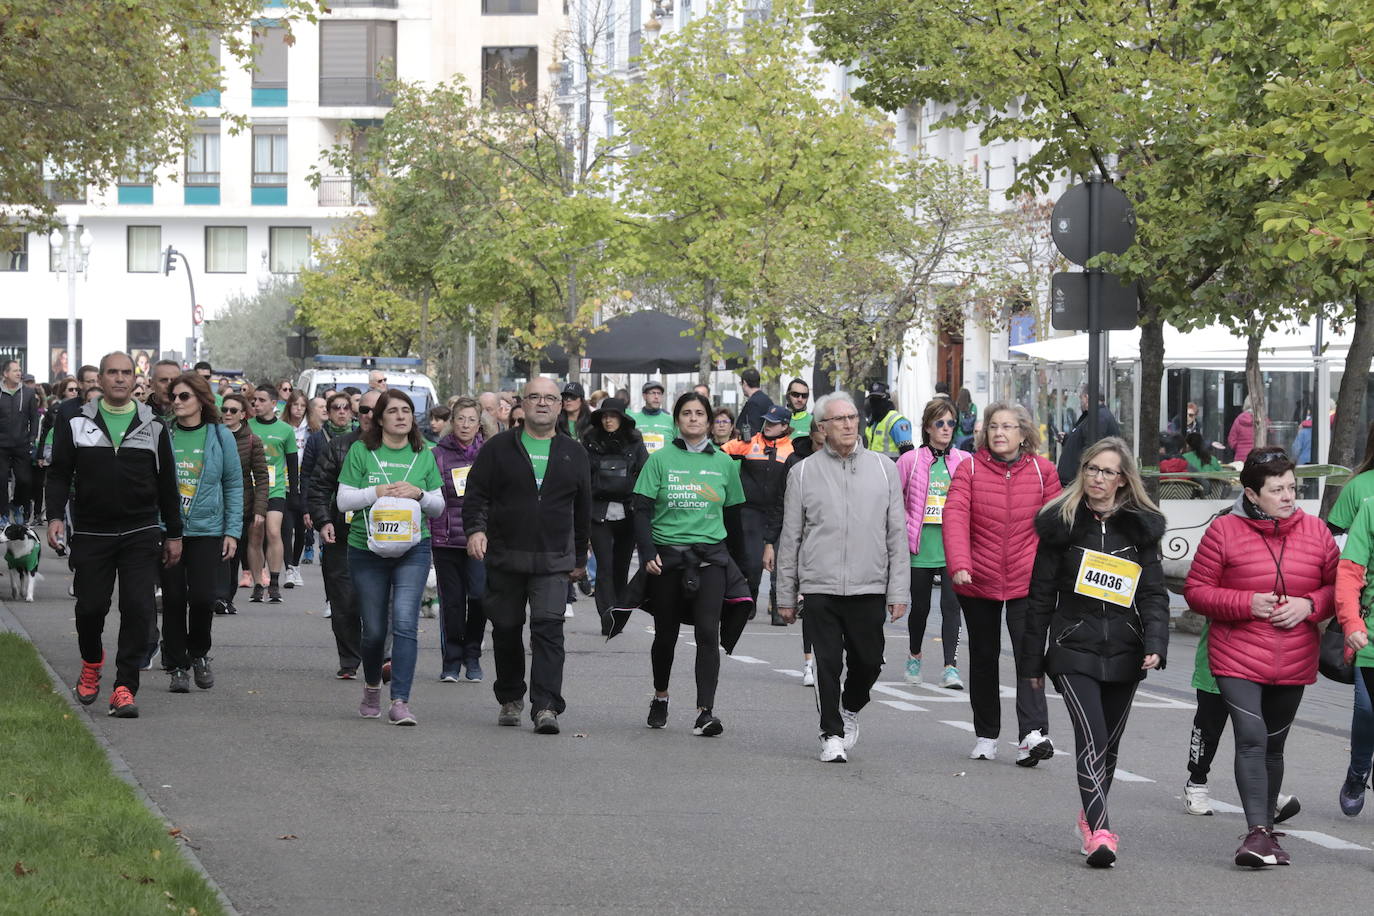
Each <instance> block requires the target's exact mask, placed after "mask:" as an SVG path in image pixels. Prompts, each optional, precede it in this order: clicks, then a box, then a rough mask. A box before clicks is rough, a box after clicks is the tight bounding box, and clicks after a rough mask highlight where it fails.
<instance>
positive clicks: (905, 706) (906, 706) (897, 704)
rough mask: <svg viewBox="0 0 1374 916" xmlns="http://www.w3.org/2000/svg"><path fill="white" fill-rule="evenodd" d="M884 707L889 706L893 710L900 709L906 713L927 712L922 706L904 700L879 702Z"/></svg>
mask: <svg viewBox="0 0 1374 916" xmlns="http://www.w3.org/2000/svg"><path fill="white" fill-rule="evenodd" d="M878 702H879V703H882V704H883V705H884V706H891V707H892V708H893V709H902V710H905V711H906V712H929V711H930V710H928V709H926V708H925V707H924V706H917V705H916V704H915V703H908V702H906V701H905V700H879V701H878Z"/></svg>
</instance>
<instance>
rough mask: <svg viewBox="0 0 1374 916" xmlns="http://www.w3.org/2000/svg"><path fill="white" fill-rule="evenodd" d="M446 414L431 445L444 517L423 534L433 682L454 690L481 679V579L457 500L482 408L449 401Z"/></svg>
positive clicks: (477, 444) (482, 439) (478, 440)
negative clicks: (433, 631)
mask: <svg viewBox="0 0 1374 916" xmlns="http://www.w3.org/2000/svg"><path fill="white" fill-rule="evenodd" d="M448 409H449V411H450V413H449V422H448V428H447V429H446V430H445V433H444V436H443V437H442V438H440V439H439V441H438V442H437V443H435V445H434V461H435V463H436V464H438V466H439V479H440V480H441V481H442V482H443V489H444V511H443V513H442V514H440V515H439V516H438V517H436V518H435V519H434V521H432V522H430V526H429V530H430V537H431V539H432V543H433V549H434V575H435V580H436V581H437V583H438V585H439V652H440V655H441V656H442V665H441V667H440V669H439V680H440V681H443V682H444V683H449V684H456V683H458V681H459V679H460V678H464V677H465V678H466V679H467V680H469V681H480V680H481V679H482V636H483V633H484V632H485V630H486V627H487V617H486V614H484V613H483V612H482V596H483V594H484V593H485V592H486V584H487V573H486V567H485V566H483V565H482V561H481V560H478V559H477V558H475V557H470V556H468V552H467V551H468V538H467V533H466V532H465V531H464V529H463V497H464V496H466V495H467V491H468V475H469V474H470V473H471V472H472V463H473V462H474V461H476V460H477V453H478V452H479V451H481V449H482V446H483V445H484V444H486V441H487V437H486V436H485V435H483V430H482V419H481V417H482V408H481V406H480V405H479V404H478V403H477V402H476V401H474V400H473V399H472V398H454V399H453V400H451V401H449V407H448ZM431 413H432V412H431ZM464 669H466V671H464Z"/></svg>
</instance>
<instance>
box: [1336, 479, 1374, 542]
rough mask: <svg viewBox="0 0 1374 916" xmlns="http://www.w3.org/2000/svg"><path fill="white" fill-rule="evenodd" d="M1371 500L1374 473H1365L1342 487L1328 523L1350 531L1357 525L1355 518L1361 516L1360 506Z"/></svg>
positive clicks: (1373, 489) (1373, 491) (1373, 488)
mask: <svg viewBox="0 0 1374 916" xmlns="http://www.w3.org/2000/svg"><path fill="white" fill-rule="evenodd" d="M1370 498H1374V471H1365V472H1364V473H1363V474H1357V475H1356V476H1355V479H1354V480H1352V481H1350V482H1349V483H1347V484H1346V485H1345V486H1343V487H1341V495H1340V496H1337V497H1336V504H1335V505H1334V506H1332V507H1331V514H1330V515H1328V516H1327V517H1326V520H1327V522H1329V523H1330V524H1332V525H1335V526H1336V527H1337V528H1339V529H1341V530H1342V531H1348V530H1349V529H1350V526H1351V525H1353V524H1355V517H1356V516H1357V515H1359V514H1360V506H1362V505H1364V503H1365V501H1366V500H1368V499H1370Z"/></svg>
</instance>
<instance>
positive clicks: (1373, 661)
mask: <svg viewBox="0 0 1374 916" xmlns="http://www.w3.org/2000/svg"><path fill="white" fill-rule="evenodd" d="M1367 473H1368V472H1366V474H1367ZM1366 474H1361V475H1360V477H1364V476H1366ZM1355 480H1356V481H1358V480H1359V477H1357V478H1355ZM1354 482H1355V481H1352V482H1351V483H1352V484H1353V483H1354ZM1341 495H1342V496H1344V495H1345V494H1344V493H1342V494H1341ZM1371 506H1374V504H1371V503H1368V502H1366V503H1364V504H1363V505H1362V506H1361V507H1360V510H1359V513H1358V514H1357V515H1356V516H1355V521H1354V523H1353V524H1352V525H1351V526H1350V528H1349V530H1348V532H1347V537H1346V539H1345V549H1344V550H1342V551H1341V559H1342V560H1349V561H1350V562H1352V563H1358V564H1359V565H1360V566H1363V567H1364V568H1365V572H1364V588H1363V589H1361V590H1360V610H1362V611H1363V612H1364V626H1365V631H1366V632H1368V633H1369V635H1370V640H1371V642H1370V644H1369V645H1367V646H1365V647H1364V648H1363V649H1361V650H1360V651H1359V652H1357V653H1355V664H1356V665H1357V666H1358V667H1360V668H1374V627H1371V626H1370V609H1371V608H1374V576H1371V570H1370V568H1369V567H1370V566H1371V565H1374V508H1371ZM1332 514H1333V515H1334V514H1335V513H1334V512H1333V513H1332Z"/></svg>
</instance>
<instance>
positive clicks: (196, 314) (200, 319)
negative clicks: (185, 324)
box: [191, 305, 205, 324]
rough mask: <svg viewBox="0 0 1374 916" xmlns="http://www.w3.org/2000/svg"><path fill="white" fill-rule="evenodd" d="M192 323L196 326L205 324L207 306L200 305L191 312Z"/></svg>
mask: <svg viewBox="0 0 1374 916" xmlns="http://www.w3.org/2000/svg"><path fill="white" fill-rule="evenodd" d="M191 321H192V322H194V323H195V324H204V323H205V306H203V305H198V306H196V307H195V308H193V309H192V310H191Z"/></svg>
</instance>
